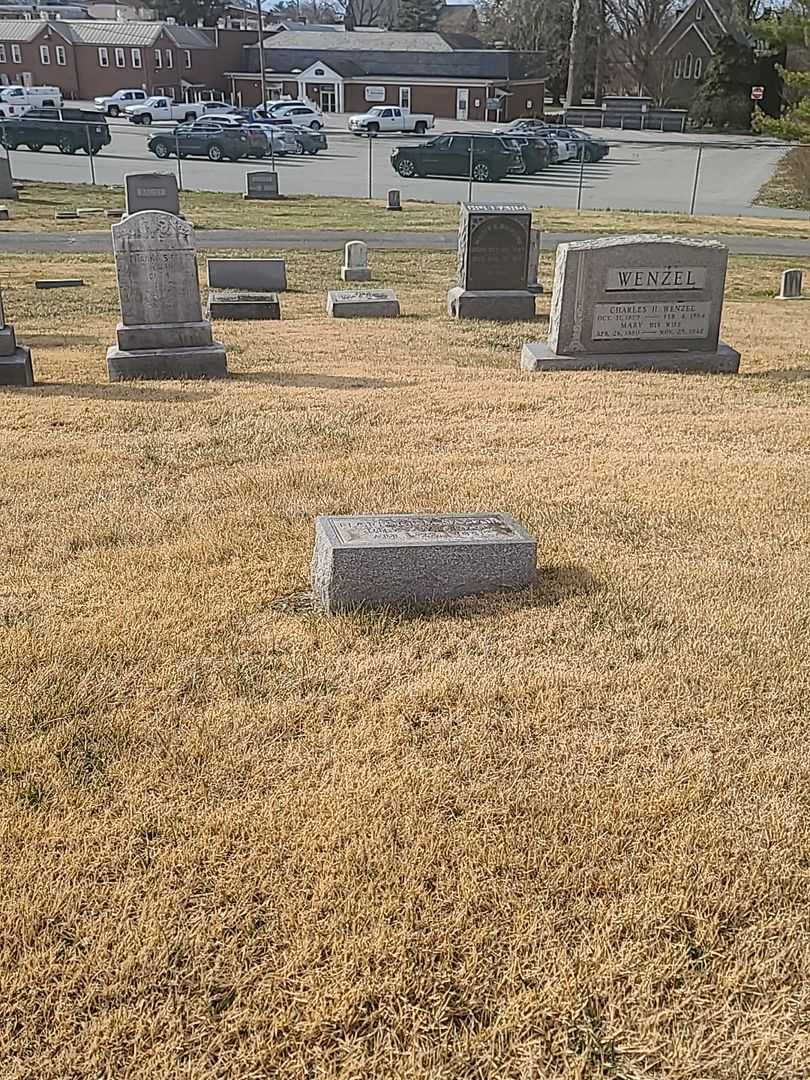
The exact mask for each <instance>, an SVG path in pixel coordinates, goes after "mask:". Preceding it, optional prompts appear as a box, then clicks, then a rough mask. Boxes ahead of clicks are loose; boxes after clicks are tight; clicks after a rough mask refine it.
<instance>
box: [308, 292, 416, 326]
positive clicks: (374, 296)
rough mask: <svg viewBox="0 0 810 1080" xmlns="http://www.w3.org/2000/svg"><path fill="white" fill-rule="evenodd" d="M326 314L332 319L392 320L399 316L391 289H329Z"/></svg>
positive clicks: (397, 306)
mask: <svg viewBox="0 0 810 1080" xmlns="http://www.w3.org/2000/svg"><path fill="white" fill-rule="evenodd" d="M326 313H327V315H331V316H332V318H334V319H392V318H395V317H396V316H397V315H399V300H397V294H396V293H395V292H394V290H393V289H330V290H329V292H328V293H327V294H326Z"/></svg>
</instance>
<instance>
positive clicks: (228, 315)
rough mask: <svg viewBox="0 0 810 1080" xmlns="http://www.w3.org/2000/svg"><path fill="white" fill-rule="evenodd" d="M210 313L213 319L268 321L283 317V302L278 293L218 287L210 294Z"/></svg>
mask: <svg viewBox="0 0 810 1080" xmlns="http://www.w3.org/2000/svg"><path fill="white" fill-rule="evenodd" d="M208 314H209V316H210V317H211V318H212V319H230V320H231V321H232V322H243V321H246V320H249V319H253V320H258V321H260V322H266V321H268V320H274V319H280V318H281V304H280V303H279V302H278V293H272V292H248V291H247V290H244V289H218V290H217V291H216V292H212V293H210V294H209V296H208Z"/></svg>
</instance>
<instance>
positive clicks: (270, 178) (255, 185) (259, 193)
mask: <svg viewBox="0 0 810 1080" xmlns="http://www.w3.org/2000/svg"><path fill="white" fill-rule="evenodd" d="M278 197H279V194H278V173H277V172H270V171H269V170H257V171H254V172H248V173H245V194H244V198H246V199H277V198H278Z"/></svg>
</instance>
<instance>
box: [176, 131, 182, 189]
mask: <svg viewBox="0 0 810 1080" xmlns="http://www.w3.org/2000/svg"><path fill="white" fill-rule="evenodd" d="M174 153H175V156H176V157H177V187H178V190H179V191H182V190H183V166H182V164H181V162H180V139H179V137H178V135H177V128H175V129H174Z"/></svg>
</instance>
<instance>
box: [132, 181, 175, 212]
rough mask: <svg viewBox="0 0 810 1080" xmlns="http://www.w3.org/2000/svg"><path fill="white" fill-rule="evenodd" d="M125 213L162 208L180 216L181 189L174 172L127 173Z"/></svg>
mask: <svg viewBox="0 0 810 1080" xmlns="http://www.w3.org/2000/svg"><path fill="white" fill-rule="evenodd" d="M124 192H125V197H126V209H125V211H124V213H125V215H127V216H129V215H130V214H138V213H140V212H141V211H142V210H162V211H163V212H164V213H166V214H176V215H177V216H180V191H179V189H178V187H177V177H176V176H175V175H174V173H159V172H151V173H127V174H126V175H125V176H124Z"/></svg>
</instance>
